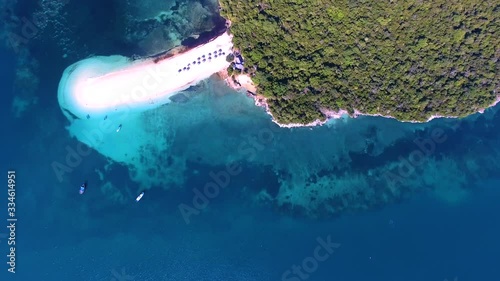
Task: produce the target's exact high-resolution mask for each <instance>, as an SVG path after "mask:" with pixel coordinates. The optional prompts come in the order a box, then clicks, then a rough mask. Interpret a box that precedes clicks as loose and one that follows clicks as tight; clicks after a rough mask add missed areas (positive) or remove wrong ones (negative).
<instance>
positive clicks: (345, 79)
mask: <svg viewBox="0 0 500 281" xmlns="http://www.w3.org/2000/svg"><path fill="white" fill-rule="evenodd" d="M220 2H221V7H222V15H223V16H225V17H226V18H228V19H230V20H231V21H232V26H231V33H232V34H233V35H234V43H235V45H236V47H238V48H239V49H240V50H241V52H242V55H243V56H244V57H245V59H246V61H245V66H246V69H245V72H248V73H251V74H252V75H254V74H255V77H253V80H254V81H255V82H256V84H257V85H258V88H259V93H260V94H262V95H264V96H266V97H267V98H268V102H269V105H270V109H271V112H272V114H273V116H274V117H275V118H276V119H277V120H278V121H279V122H282V123H290V122H301V123H306V122H311V121H313V120H315V119H317V118H319V119H324V116H323V114H321V112H320V108H328V109H332V110H338V109H347V110H348V111H349V112H353V111H354V110H355V109H356V110H359V111H360V112H363V113H370V114H376V113H381V114H384V115H385V114H389V115H392V116H394V117H396V118H398V119H400V120H422V121H423V120H426V119H427V118H428V117H430V116H431V115H433V114H440V115H459V116H465V115H468V114H471V113H474V112H476V111H477V110H479V109H480V108H483V107H486V106H488V105H489V104H491V103H492V102H493V100H494V99H495V96H496V95H500V90H499V73H500V66H499V63H500V34H499V21H500V17H499V14H500V2H498V1H494V0H486V1H485V0H433V1H400V0H399V1H398V0H382V1H380V0H359V1H356V0H336V1H333V0H308V1H306V0H266V1H251V0H221V1H220ZM254 66H255V67H254ZM255 69H256V70H255Z"/></svg>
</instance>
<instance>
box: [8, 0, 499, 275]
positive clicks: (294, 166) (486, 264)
mask: <svg viewBox="0 0 500 281" xmlns="http://www.w3.org/2000/svg"><path fill="white" fill-rule="evenodd" d="M89 3H92V2H89ZM200 3H203V1H202V2H200ZM71 5H74V3H73V2H70V3H69V4H67V6H66V8H65V9H73V10H74V7H73V6H71ZM95 5H97V4H94V6H95ZM94 6H92V5H91V4H89V7H88V8H86V9H87V10H83V11H81V13H90V14H92V15H94V17H95V19H96V20H95V22H94V23H92V24H93V25H92V24H91V23H89V27H88V29H87V30H79V31H78V32H76V31H75V29H74V28H73V29H72V27H71V24H69V25H67V26H68V28H67V29H60V32H59V33H56V34H55V35H54V38H52V37H51V38H52V39H50V40H49V39H47V40H40V39H33V41H32V42H31V43H28V44H30V45H23V46H22V48H26V49H29V54H26V53H23V52H20V51H19V50H18V51H14V50H12V48H8V46H7V47H5V48H0V85H1V95H0V99H1V100H0V102H1V104H2V110H1V111H0V114H1V120H2V132H3V133H2V140H1V142H2V154H1V155H2V156H1V158H2V162H1V165H0V168H1V171H2V173H3V174H4V177H5V180H4V181H3V182H4V184H3V188H4V191H3V192H2V196H0V210H2V211H1V213H2V216H1V217H2V221H0V264H1V266H0V280H26V281H31V280H43V281H45V280H47V281H52V280H61V281H63V280H64V281H65V280H99V281H143V280H144V281H146V280H193V281H194V280H241V281H244V280H256V281H260V280H262V281H267V280H276V281H278V280H285V281H286V280H289V281H299V280H314V281H316V280H318V281H321V280H325V281H326V280H334V281H335V280H338V281H362V280H366V281H368V280H370V281H400V280H401V281H434V280H435V281H445V280H447V281H467V280H474V281H475V280H500V266H499V260H500V243H499V242H498V238H499V237H500V219H499V217H498V214H499V213H500V205H499V204H498V202H499V200H500V110H499V109H500V106H496V107H494V108H490V109H488V110H486V112H485V113H484V114H475V115H472V116H469V117H467V118H464V119H460V120H455V119H436V120H433V121H431V122H429V123H426V124H411V123H402V122H398V121H396V120H391V119H386V118H381V117H359V118H355V119H352V118H348V117H345V118H344V119H339V120H332V121H330V122H329V123H328V124H326V125H324V126H321V127H315V128H294V129H288V128H279V127H278V126H277V125H276V124H274V123H272V122H271V119H270V116H268V115H267V114H266V113H265V112H264V110H263V109H262V108H258V107H256V106H254V105H253V101H252V99H250V98H248V97H247V96H246V95H245V94H242V93H237V92H236V91H234V90H231V89H230V88H228V87H227V86H225V84H224V83H223V82H222V81H220V80H219V79H218V78H217V77H212V78H210V79H208V80H207V81H204V82H202V83H201V84H200V85H199V86H197V87H196V88H192V89H190V90H188V91H186V92H184V93H183V97H184V98H183V99H182V101H180V102H173V103H170V104H168V105H166V106H163V107H161V108H159V109H157V110H155V111H154V112H153V113H150V114H149V115H147V116H143V117H141V118H142V119H141V122H143V124H144V126H147V128H148V130H150V131H151V132H152V134H153V133H158V132H160V133H161V134H160V135H159V136H158V139H157V140H158V143H163V142H164V141H165V139H168V140H170V142H168V144H167V145H165V147H164V148H161V147H160V148H155V149H156V150H152V149H150V148H144V150H141V153H142V154H143V156H144V159H143V161H141V162H143V164H142V165H143V166H144V167H147V169H145V170H146V171H148V173H147V175H146V176H140V175H139V176H138V175H137V171H136V170H137V169H139V170H140V167H139V168H138V167H137V166H131V165H127V164H124V163H117V162H116V161H113V160H112V159H109V158H106V157H105V156H103V155H102V154H100V153H99V152H97V151H95V150H93V151H92V152H91V153H90V154H89V155H86V156H85V157H83V158H82V160H81V161H79V163H78V164H77V165H75V166H74V167H73V168H72V169H71V171H70V172H67V173H65V174H64V175H63V177H62V178H61V177H58V175H57V172H55V170H54V165H53V163H55V162H58V163H65V162H66V163H67V159H66V157H67V153H68V151H67V148H68V147H70V148H74V147H77V146H78V145H79V142H78V140H76V139H75V138H73V137H71V136H70V134H69V132H68V129H67V128H66V127H67V126H69V125H70V122H69V121H68V120H67V119H66V117H65V116H64V115H63V114H62V112H61V109H60V108H59V105H58V103H57V86H58V83H59V79H60V76H61V74H62V72H63V70H64V69H65V68H66V67H67V66H68V65H70V64H71V63H73V62H75V61H76V60H79V59H83V58H85V57H87V56H88V55H91V54H103V55H109V54H115V53H119V54H124V55H130V54H134V53H139V54H142V55H145V54H146V53H147V52H153V51H155V50H151V49H148V48H145V47H144V45H139V47H137V45H133V44H132V46H130V45H127V44H124V43H117V41H112V40H111V41H112V42H111V43H110V42H107V43H102V42H105V41H106V40H104V37H106V36H108V37H109V36H110V35H109V34H116V30H114V29H112V28H104V29H103V32H102V33H96V34H98V35H93V34H92V33H91V31H92V30H96V29H98V26H99V24H101V25H102V24H104V23H105V22H106V19H105V18H103V17H104V16H103V15H101V13H102V10H100V9H97V8H95V7H94ZM209 6H210V5H208V4H206V3H204V4H203V5H202V7H209ZM93 7H94V8H93ZM115 8H116V6H113V5H111V4H110V6H109V7H107V9H108V12H109V11H110V10H113V9H115ZM195 8H196V9H199V7H198V6H195ZM36 9H37V8H36V7H34V6H30V7H29V8H26V11H25V13H26V14H29V13H32V12H33V10H35V11H36ZM38 9H39V7H38ZM193 9H194V8H193ZM196 9H195V10H196ZM207 9H208V8H207ZM68 11H71V10H68ZM119 11H120V10H116V11H114V13H116V15H115V16H117V15H119ZM190 11H191V10H190ZM196 11H198V10H196ZM74 14H77V12H74ZM87 15H88V14H87ZM69 19H70V18H68V17H66V18H65V20H66V21H68V20H69ZM74 20H75V21H80V22H89V21H90V19H89V18H88V17H85V16H83V15H82V16H81V18H76V19H74ZM108 20H109V19H108ZM60 21H62V20H60ZM111 21H113V20H111ZM115 21H117V20H116V17H115ZM50 22H51V21H49V23H50ZM110 25H111V24H110ZM52 28H55V27H52ZM192 28H195V27H192ZM47 29H49V27H47ZM40 32H42V31H40ZM99 34H101V35H99ZM181 35H182V34H181ZM181 35H179V36H181ZM60 36H68V37H67V38H70V36H73V37H72V38H73V39H72V40H73V41H71V40H67V41H64V44H62V45H64V46H61V44H59V43H60V42H61V41H60V40H61V39H60ZM100 36H102V37H100ZM106 38H107V37H106ZM181 38H182V37H181ZM57 40H59V41H57ZM85 40H88V44H87V45H85V46H84V44H82V42H86V41H85ZM134 40H135V39H134ZM54 42H56V43H54ZM127 42H129V41H127ZM141 42H143V43H144V44H146V43H147V42H149V41H147V40H143V41H141ZM150 43H151V42H150ZM129 44H131V43H130V42H129ZM148 44H149V43H148ZM147 46H151V44H149V45H147ZM141 48H142V49H141ZM79 52H80V53H79ZM141 52H142V53H141ZM63 54H65V56H63ZM29 58H31V59H36V61H37V63H36V65H35V66H34V64H33V63H28V62H27V61H30V59H29ZM26 69H28V70H31V72H30V71H27V70H26ZM23 71H24V72H23ZM26 73H28V74H26ZM23 75H24V76H23ZM20 76H21V77H25V78H22V79H20V78H19V77H20ZM26 77H28V78H26ZM19 81H22V83H20V82H19ZM34 81H38V82H36V83H35V82H34ZM33 85H35V86H33ZM16 97H17V98H18V99H19V100H23V101H30V102H31V104H30V105H29V106H27V107H26V109H25V110H19V107H16V106H14V105H13V104H14V103H15V102H14V101H15V100H16ZM125 128H126V126H125V125H124V129H125ZM265 134H267V135H266V136H270V137H269V138H267V137H264V135H265ZM259 137H260V139H259ZM263 139H264V140H265V141H263ZM259 140H260V141H259ZM429 141H432V144H429ZM422 144H423V145H422ZM153 146H154V145H153ZM167 146H168V147H167ZM131 153H132V152H131ZM418 156H421V157H420V158H421V159H420V158H419V157H418ZM417 158H419V159H418V161H417ZM231 163H233V164H234V163H237V164H238V167H239V168H240V170H241V171H240V172H238V173H236V174H235V175H234V176H231V177H230V181H229V182H228V184H227V186H225V187H223V188H220V189H219V192H218V194H217V195H216V196H213V198H208V199H207V201H208V203H206V202H205V203H206V204H205V203H204V202H202V201H204V200H201V201H198V203H200V202H201V203H200V204H201V205H203V206H202V207H201V208H197V207H195V204H196V203H193V199H194V198H196V191H193V189H197V190H203V187H204V186H205V185H206V184H207V183H209V182H213V181H214V179H213V176H212V175H213V174H220V172H221V171H224V170H225V169H227V168H226V166H225V165H227V164H231ZM408 163H410V164H408ZM411 163H413V164H411ZM415 163H416V164H415ZM151 169H152V170H151ZM9 170H14V171H15V172H16V217H17V219H18V221H17V222H16V229H15V241H16V245H15V246H16V252H15V261H16V266H15V271H16V273H14V274H13V273H10V272H8V271H7V270H8V268H9V265H8V264H7V262H8V259H9V258H8V257H7V255H9V247H10V246H9V245H7V243H8V241H9V240H8V235H9V232H8V229H7V228H6V226H7V225H8V224H9V222H7V218H8V212H7V208H8V200H7V195H8V194H7V189H8V187H7V171H9ZM150 170H151V171H150ZM85 180H87V181H88V189H87V191H86V193H85V194H84V195H79V194H78V187H79V186H80V184H81V183H82V182H83V181H85ZM141 190H146V194H145V196H144V198H143V199H142V200H141V201H140V202H135V200H134V199H135V197H136V195H137V194H138V193H139V191H141ZM181 204H184V205H185V206H189V207H190V208H191V210H195V212H196V214H192V215H190V216H189V219H188V220H186V216H183V215H182V213H181V211H180V206H181Z"/></svg>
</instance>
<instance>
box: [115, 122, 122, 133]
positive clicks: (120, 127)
mask: <svg viewBox="0 0 500 281" xmlns="http://www.w3.org/2000/svg"><path fill="white" fill-rule="evenodd" d="M121 129H122V124H120V126H118V129H116V132H117V133H118V132H119V131H120V130H121Z"/></svg>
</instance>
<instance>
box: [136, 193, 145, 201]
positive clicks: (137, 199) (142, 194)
mask: <svg viewBox="0 0 500 281" xmlns="http://www.w3.org/2000/svg"><path fill="white" fill-rule="evenodd" d="M142 196H144V191H143V192H141V194H139V196H137V198H135V201H136V202H139V201H140V200H141V199H142Z"/></svg>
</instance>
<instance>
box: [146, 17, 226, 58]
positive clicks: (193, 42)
mask: <svg viewBox="0 0 500 281" xmlns="http://www.w3.org/2000/svg"><path fill="white" fill-rule="evenodd" d="M214 21H215V27H214V28H212V30H210V31H206V32H202V33H200V34H199V36H198V37H197V38H194V37H189V38H187V39H184V40H183V41H182V42H181V47H176V48H174V49H171V50H167V51H165V52H162V53H160V54H156V55H154V56H151V58H154V62H155V63H157V62H159V61H162V60H164V59H167V58H169V57H172V56H174V55H178V54H182V53H184V52H186V51H189V50H190V49H193V48H195V47H198V46H200V45H203V44H206V43H208V42H210V41H212V40H213V39H214V38H216V37H218V36H220V35H222V34H223V33H224V32H226V31H227V26H226V20H225V19H224V18H222V17H220V16H216V18H215V19H214ZM173 50H179V51H178V52H175V51H173Z"/></svg>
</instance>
